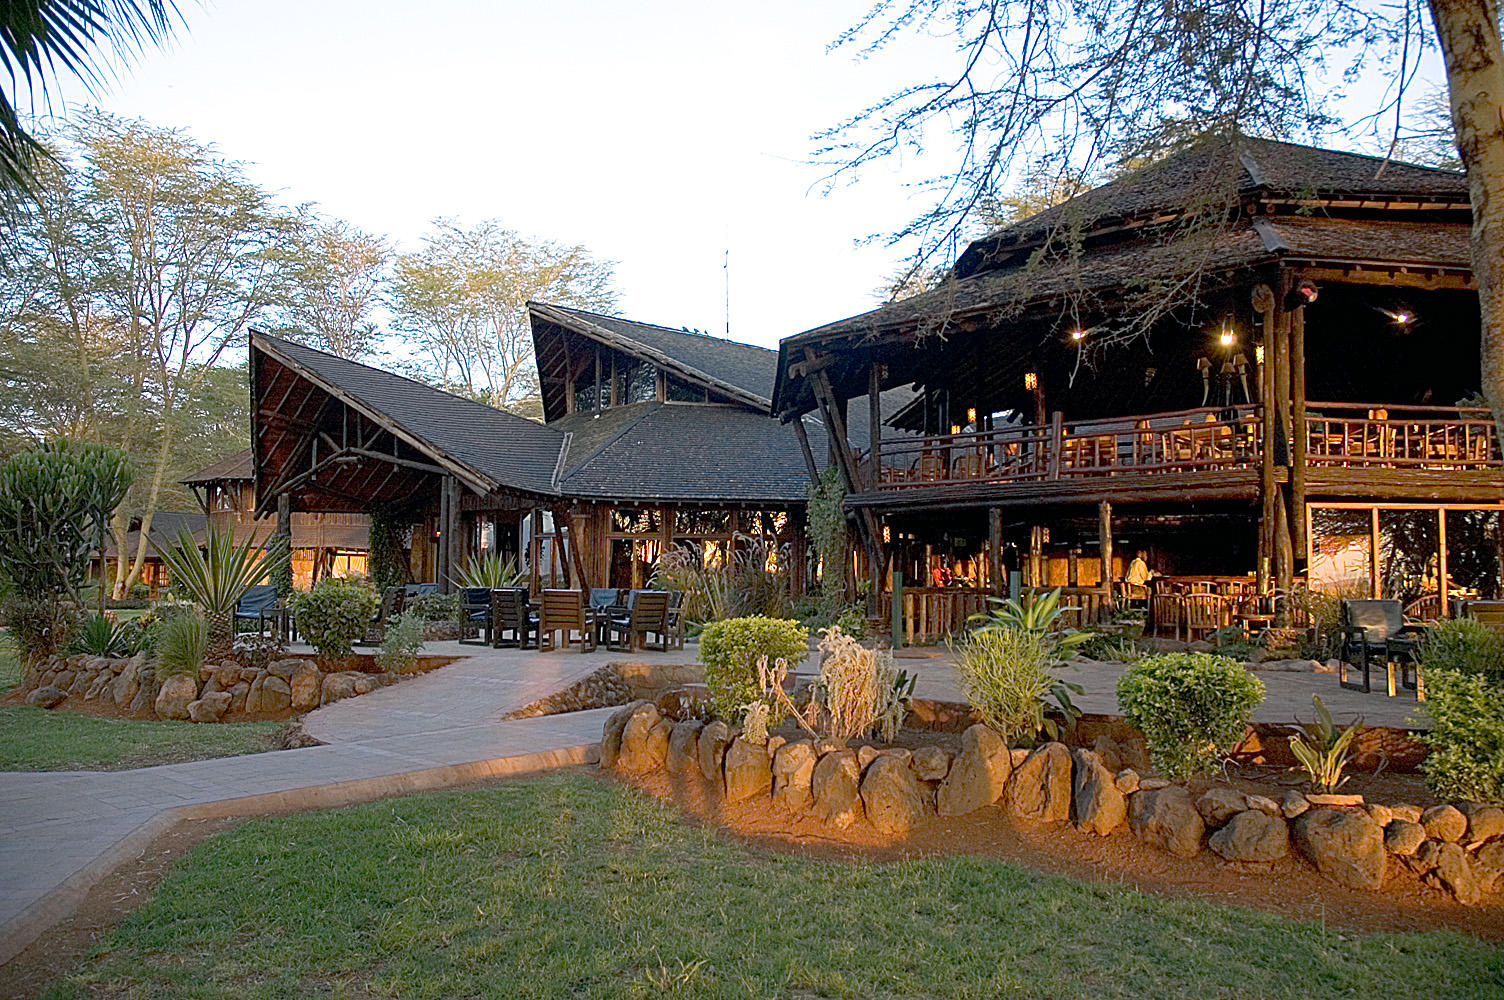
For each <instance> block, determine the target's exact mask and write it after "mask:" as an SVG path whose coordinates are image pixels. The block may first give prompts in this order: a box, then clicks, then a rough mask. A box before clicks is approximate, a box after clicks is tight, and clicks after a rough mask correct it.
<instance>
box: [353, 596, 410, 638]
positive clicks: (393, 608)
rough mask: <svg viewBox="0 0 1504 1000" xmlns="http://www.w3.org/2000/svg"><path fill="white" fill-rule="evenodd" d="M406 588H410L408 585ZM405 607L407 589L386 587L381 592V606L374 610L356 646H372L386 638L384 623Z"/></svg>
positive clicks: (400, 612)
mask: <svg viewBox="0 0 1504 1000" xmlns="http://www.w3.org/2000/svg"><path fill="white" fill-rule="evenodd" d="M408 586H412V584H409V585H408ZM406 607H407V589H406V588H404V587H387V588H386V589H385V590H383V591H382V592H381V604H380V605H378V606H377V608H376V614H375V615H373V616H372V617H371V620H370V622H368V623H367V624H366V634H365V635H364V636H362V637H361V641H360V642H358V643H356V645H358V646H374V645H376V644H378V643H380V642H381V640H382V639H383V638H384V637H385V636H386V623H387V622H388V621H390V620H391V619H393V618H396V617H397V616H398V615H400V614H402V612H403V611H404V610H405V609H406Z"/></svg>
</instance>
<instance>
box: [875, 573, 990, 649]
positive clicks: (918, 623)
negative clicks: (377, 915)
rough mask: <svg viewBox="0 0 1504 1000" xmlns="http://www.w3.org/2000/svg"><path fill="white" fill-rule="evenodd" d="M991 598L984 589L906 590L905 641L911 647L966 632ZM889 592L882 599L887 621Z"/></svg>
mask: <svg viewBox="0 0 1504 1000" xmlns="http://www.w3.org/2000/svg"><path fill="white" fill-rule="evenodd" d="M990 596H991V595H990V594H989V593H988V592H987V591H985V590H977V589H973V588H966V587H905V588H903V591H902V601H903V631H904V635H903V639H904V642H905V643H907V644H908V645H911V646H912V645H914V644H915V643H921V644H924V643H931V642H940V641H942V640H944V639H945V638H947V637H948V636H954V635H960V634H961V633H962V632H965V631H966V622H967V619H969V618H970V617H971V616H972V615H979V614H981V613H982V612H984V611H986V610H987V608H988V604H987V600H988V598H989V597H990ZM892 597H893V595H892V594H890V593H884V594H883V596H882V612H883V616H884V617H885V618H891V616H892V613H893V612H892V604H891V601H892Z"/></svg>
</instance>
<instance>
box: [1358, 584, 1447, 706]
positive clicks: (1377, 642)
mask: <svg viewBox="0 0 1504 1000" xmlns="http://www.w3.org/2000/svg"><path fill="white" fill-rule="evenodd" d="M1337 632H1338V633H1339V635H1338V636H1337V638H1339V640H1340V644H1339V645H1338V652H1337V659H1338V664H1337V683H1338V684H1340V685H1341V686H1342V687H1345V688H1348V689H1349V690H1353V691H1363V692H1365V693H1367V692H1369V691H1372V690H1373V685H1372V683H1371V680H1370V678H1369V669H1370V667H1369V665H1370V661H1371V660H1372V659H1373V658H1374V657H1381V658H1382V659H1383V662H1384V670H1385V673H1386V674H1387V676H1388V680H1389V697H1391V698H1393V697H1394V695H1395V677H1394V666H1395V664H1396V663H1399V664H1401V676H1400V683H1401V684H1402V685H1404V686H1405V687H1407V688H1413V689H1414V690H1415V693H1416V695H1415V696H1416V700H1417V701H1420V700H1424V698H1425V687H1424V681H1423V680H1422V679H1421V672H1420V665H1419V663H1418V662H1417V660H1416V657H1415V650H1416V644H1417V643H1418V641H1419V640H1420V639H1421V637H1422V636H1424V635H1425V634H1426V630H1425V628H1424V627H1423V626H1421V625H1416V624H1414V623H1410V622H1406V621H1405V615H1404V610H1403V608H1402V607H1401V605H1400V602H1399V601H1390V600H1372V599H1365V600H1345V601H1343V602H1342V623H1341V624H1340V625H1338V626H1337ZM1353 663H1357V664H1359V665H1361V667H1362V669H1363V683H1362V684H1358V683H1356V682H1352V683H1349V681H1348V679H1347V668H1348V665H1349V664H1353ZM1406 667H1408V668H1410V669H1411V670H1413V671H1414V680H1413V681H1411V680H1409V679H1407V676H1406V674H1407V673H1408V671H1407V670H1406V669H1405V668H1406Z"/></svg>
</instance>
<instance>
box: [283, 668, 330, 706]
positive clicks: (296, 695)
mask: <svg viewBox="0 0 1504 1000" xmlns="http://www.w3.org/2000/svg"><path fill="white" fill-rule="evenodd" d="M300 662H301V665H300V666H299V667H298V668H297V669H296V670H294V671H293V674H292V679H291V680H290V681H288V684H287V687H288V697H289V698H290V699H291V703H292V708H293V710H294V711H298V712H304V711H307V710H308V709H310V708H316V707H317V706H318V703H319V688H320V687H321V686H322V685H323V683H324V675H323V674H321V673H319V668H318V667H316V666H314V665H313V664H312V663H309V662H307V661H300Z"/></svg>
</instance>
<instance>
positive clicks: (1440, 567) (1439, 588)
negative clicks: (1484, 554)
mask: <svg viewBox="0 0 1504 1000" xmlns="http://www.w3.org/2000/svg"><path fill="white" fill-rule="evenodd" d="M1436 595H1437V597H1438V598H1440V600H1441V608H1440V610H1438V611H1437V612H1436V617H1438V618H1450V617H1452V616H1451V615H1449V614H1447V511H1446V508H1445V507H1442V508H1440V509H1438V510H1437V511H1436Z"/></svg>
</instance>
